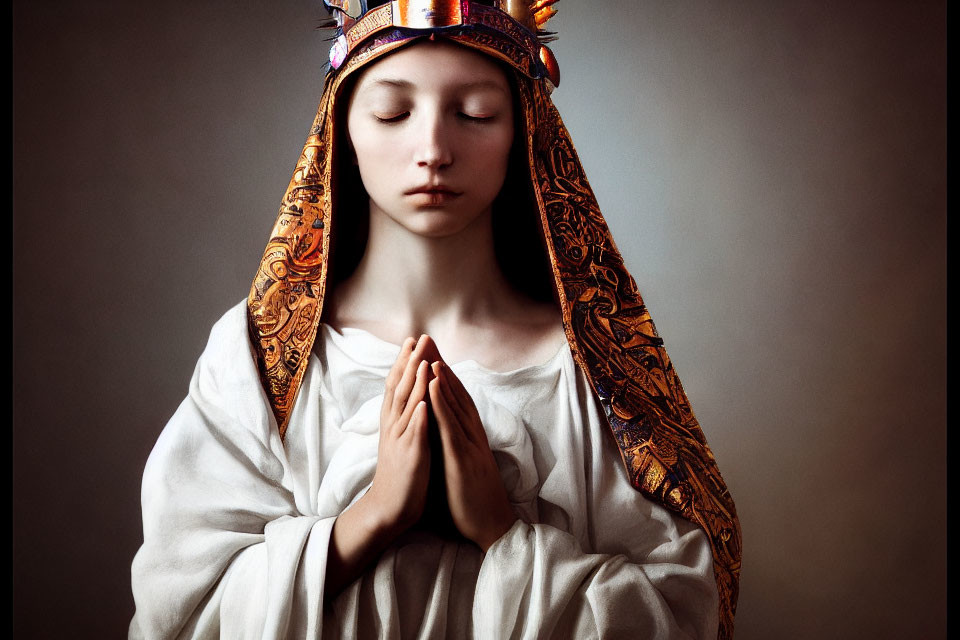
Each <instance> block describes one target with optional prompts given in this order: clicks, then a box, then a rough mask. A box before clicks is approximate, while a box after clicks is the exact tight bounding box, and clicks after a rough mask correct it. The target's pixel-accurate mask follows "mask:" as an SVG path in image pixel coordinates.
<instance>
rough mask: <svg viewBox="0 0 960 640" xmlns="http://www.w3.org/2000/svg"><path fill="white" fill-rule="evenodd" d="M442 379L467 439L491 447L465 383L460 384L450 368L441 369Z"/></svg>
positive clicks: (448, 400) (450, 403) (449, 402)
mask: <svg viewBox="0 0 960 640" xmlns="http://www.w3.org/2000/svg"><path fill="white" fill-rule="evenodd" d="M441 378H442V382H443V389H444V392H445V393H446V397H447V404H448V405H450V407H451V408H452V409H453V411H454V412H455V413H456V415H457V418H458V420H459V422H460V424H461V429H462V431H463V432H464V434H465V435H466V437H467V439H468V440H469V441H470V442H472V443H474V444H476V445H480V444H486V445H487V446H488V447H489V444H488V443H487V434H486V432H484V430H483V425H482V422H481V420H480V414H479V413H478V412H477V407H476V405H475V404H474V403H473V398H472V397H471V396H470V393H469V392H468V391H467V390H466V388H465V387H464V386H463V383H462V382H460V379H459V378H458V377H457V374H455V373H454V372H453V370H451V369H450V367H446V366H444V367H441Z"/></svg>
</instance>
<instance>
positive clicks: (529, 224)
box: [327, 61, 557, 302]
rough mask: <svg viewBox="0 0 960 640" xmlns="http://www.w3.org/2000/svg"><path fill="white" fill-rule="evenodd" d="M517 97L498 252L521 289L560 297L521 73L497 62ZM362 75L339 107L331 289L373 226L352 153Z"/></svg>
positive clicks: (345, 88)
mask: <svg viewBox="0 0 960 640" xmlns="http://www.w3.org/2000/svg"><path fill="white" fill-rule="evenodd" d="M497 64H499V65H500V67H501V69H502V70H503V72H504V75H505V76H506V77H507V80H508V82H509V84H510V92H511V95H512V96H513V118H514V128H513V130H514V138H513V145H512V146H511V148H510V158H509V161H508V165H507V174H506V178H505V179H504V183H503V187H502V188H501V190H500V193H499V194H498V195H497V197H496V199H495V200H494V202H493V212H492V224H493V238H494V253H495V255H496V258H497V263H498V264H499V266H500V269H501V271H502V272H503V274H504V277H505V278H506V279H507V282H509V283H510V285H511V286H513V287H514V288H515V289H516V290H517V291H519V292H521V293H523V294H525V295H526V296H528V297H530V298H532V299H533V300H536V301H538V302H551V301H556V299H557V294H556V289H555V287H554V284H553V273H552V270H551V269H550V261H549V259H548V257H547V250H546V244H545V242H544V239H543V231H542V229H541V226H540V218H539V208H538V206H537V202H536V197H535V196H534V193H533V186H532V184H531V179H530V165H529V162H528V159H527V154H526V136H527V132H526V118H524V115H523V112H522V106H521V104H520V98H519V95H520V94H519V90H518V87H517V83H518V82H522V81H523V80H522V79H520V78H518V77H517V72H516V71H515V70H514V69H513V68H512V67H509V66H508V65H507V64H506V63H502V62H499V61H497ZM360 75H361V74H359V73H355V74H353V76H351V77H349V78H347V79H346V80H345V81H344V83H343V85H342V86H341V87H340V89H339V97H338V99H337V104H336V106H335V108H336V112H335V113H334V123H335V124H336V131H335V132H334V141H333V144H334V150H335V151H334V155H335V164H334V167H333V180H332V186H331V189H332V195H333V207H334V210H333V215H332V218H333V219H332V221H331V230H330V231H331V234H332V237H331V242H330V263H329V271H328V274H327V283H328V291H330V290H332V289H333V288H334V287H336V286H337V285H338V284H339V283H341V282H343V281H344V280H346V279H347V278H348V277H349V276H350V275H351V274H352V273H353V272H354V270H356V268H357V266H358V265H359V264H360V260H361V258H363V254H364V251H365V250H366V247H367V236H368V234H369V229H370V216H369V213H368V211H369V198H370V197H369V195H368V194H367V191H366V189H365V188H364V186H363V181H362V180H361V178H360V170H359V168H358V167H357V166H356V165H355V164H354V163H353V159H352V154H351V153H349V152H348V151H347V149H348V144H347V123H346V120H347V109H348V106H349V102H350V96H351V95H352V94H353V89H354V87H355V85H356V81H357V78H358V77H359V76H360Z"/></svg>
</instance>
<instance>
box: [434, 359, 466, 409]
mask: <svg viewBox="0 0 960 640" xmlns="http://www.w3.org/2000/svg"><path fill="white" fill-rule="evenodd" d="M440 379H441V380H442V382H443V384H442V386H441V388H442V389H443V393H444V395H445V397H446V398H447V404H448V405H450V408H451V409H452V410H453V412H454V413H455V414H456V416H457V419H458V420H460V421H463V420H466V419H467V418H468V417H469V416H470V414H469V412H468V410H467V409H468V407H467V406H464V403H463V401H462V399H461V398H459V397H458V396H459V393H458V389H457V387H459V388H463V387H462V386H461V385H460V384H459V382H460V380H459V378H457V374H455V373H454V372H453V371H451V370H450V367H447V366H444V365H441V366H440ZM455 385H456V386H455Z"/></svg>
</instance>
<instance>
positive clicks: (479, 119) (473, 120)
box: [457, 112, 496, 122]
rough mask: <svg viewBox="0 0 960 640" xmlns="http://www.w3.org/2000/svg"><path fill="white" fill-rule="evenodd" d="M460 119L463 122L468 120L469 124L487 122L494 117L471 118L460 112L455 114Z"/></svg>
mask: <svg viewBox="0 0 960 640" xmlns="http://www.w3.org/2000/svg"><path fill="white" fill-rule="evenodd" d="M457 115H458V116H459V117H460V118H462V119H464V120H469V121H470V122H487V121H489V120H493V119H494V118H495V117H496V116H472V115H470V114H469V113H463V112H460V113H458V114H457Z"/></svg>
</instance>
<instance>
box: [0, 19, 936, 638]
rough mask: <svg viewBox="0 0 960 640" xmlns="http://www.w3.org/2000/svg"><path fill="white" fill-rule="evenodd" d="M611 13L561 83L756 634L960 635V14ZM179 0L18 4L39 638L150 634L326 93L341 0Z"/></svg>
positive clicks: (19, 360)
mask: <svg viewBox="0 0 960 640" xmlns="http://www.w3.org/2000/svg"><path fill="white" fill-rule="evenodd" d="M598 4H600V3H595V2H582V1H581V2H576V1H574V0H564V1H563V2H561V3H560V13H559V15H558V17H557V18H556V19H555V21H554V22H553V23H552V26H553V27H554V28H555V29H557V30H559V32H560V35H561V38H560V40H559V41H558V42H557V43H556V46H555V51H556V53H557V57H558V58H559V60H560V65H561V69H562V72H563V83H562V85H561V87H560V89H559V90H558V91H557V92H556V93H555V99H556V102H557V104H558V106H559V107H560V109H561V113H562V114H563V115H564V117H565V120H566V122H567V124H568V126H569V128H570V130H571V132H572V134H573V138H574V142H575V143H576V144H577V147H578V149H579V151H580V154H581V157H582V160H583V163H584V165H585V167H586V170H587V174H588V175H589V176H590V178H591V182H592V185H593V187H594V189H595V190H596V193H597V197H598V199H599V201H600V205H601V208H602V210H603V211H604V213H605V215H606V217H607V220H608V221H609V223H610V226H611V227H612V229H613V232H614V237H615V238H616V239H617V241H618V244H619V246H620V249H621V250H622V251H623V253H624V257H625V259H626V261H627V264H628V266H629V267H630V269H631V271H632V273H633V275H634V277H635V278H636V280H637V282H638V283H639V285H640V288H641V290H642V291H643V293H644V296H645V298H646V300H647V303H648V305H649V307H650V309H651V312H652V313H653V316H654V318H655V320H656V322H657V326H658V328H659V330H660V332H661V334H662V335H663V336H664V338H665V339H666V342H667V345H668V348H669V352H670V354H671V356H672V357H673V360H674V362H675V364H676V367H677V369H678V371H679V372H680V375H681V378H682V379H683V381H684V384H685V387H686V389H687V392H688V394H689V396H690V398H691V401H692V402H693V406H694V409H695V410H696V412H697V414H698V416H699V418H700V420H701V422H702V424H703V426H704V430H705V432H706V434H707V437H708V438H709V440H710V443H711V445H712V447H713V451H714V453H715V454H716V457H717V460H718V461H719V464H720V468H721V470H722V471H723V475H724V477H725V479H726V481H727V484H728V486H729V487H730V490H731V492H732V493H733V496H734V498H735V499H736V503H737V507H738V510H739V513H740V518H741V523H742V526H743V539H744V561H743V574H742V586H741V594H740V606H739V614H738V616H737V633H736V636H737V638H742V639H750V638H758V639H759V638H771V637H782V638H819V637H844V638H877V637H890V638H898V637H923V638H931V637H942V636H943V635H944V634H945V623H946V566H945V560H946V488H945V482H946V452H945V443H946V418H945V414H946V390H945V377H946V239H945V233H946V26H945V25H946V15H945V14H946V6H945V3H902V2H897V3H890V2H845V3H826V2H824V3H821V4H819V5H817V4H814V3H810V2H803V1H800V0H792V1H789V2H786V1H785V2H759V1H755V2H745V1H741V2H733V1H721V0H716V1H713V2H708V1H696V2H694V1H675V2H664V1H651V2H642V3H641V2H637V3H633V2H618V3H613V2H607V3H603V5H604V10H603V11H602V12H600V13H599V14H598V15H591V13H590V11H589V8H590V7H596V6H598ZM614 6H616V7H620V8H619V9H618V11H617V12H616V13H614V12H613V11H611V8H612V7H614ZM171 7H173V5H167V4H163V3H161V4H152V3H130V2H119V1H111V2H106V1H97V0H87V1H84V2H80V1H69V2H67V1H58V0H46V1H44V2H22V1H21V2H15V3H14V12H13V13H14V122H13V125H14V162H15V165H14V194H13V200H14V224H13V228H14V242H13V252H14V269H15V270H14V278H13V281H14V287H15V294H14V374H15V375H14V430H13V444H14V457H13V462H14V548H13V557H14V575H13V584H14V589H15V591H14V606H15V630H16V635H17V637H21V638H32V637H49V638H54V637H75V638H108V637H122V636H125V633H126V627H127V624H128V621H129V619H130V616H131V615H132V613H133V599H132V596H131V593H130V584H129V568H130V562H131V560H132V558H133V555H134V553H135V552H136V550H137V548H138V546H139V544H140V542H141V535H142V534H141V528H140V520H139V519H140V505H139V486H140V478H141V474H142V470H143V465H144V463H145V461H146V458H147V455H148V453H149V452H150V449H151V447H152V445H153V443H154V441H155V439H156V437H157V435H158V434H159V432H160V430H161V429H162V427H163V425H164V424H165V422H166V420H167V419H168V418H169V417H170V415H171V414H172V413H173V412H174V410H175V409H176V407H177V405H178V404H179V402H180V401H181V399H182V398H183V396H184V394H185V393H186V390H187V384H188V381H189V378H190V375H191V373H192V371H193V367H194V363H195V362H196V359H197V357H198V356H199V354H200V352H201V350H202V349H203V346H204V344H205V341H206V337H207V334H208V332H209V329H210V326H211V325H212V324H213V322H214V321H215V320H216V319H217V318H219V317H220V315H221V314H222V313H223V312H224V311H225V310H226V309H227V308H228V307H230V306H231V305H233V304H235V303H236V302H238V301H239V300H240V299H242V298H243V297H244V296H245V295H246V293H247V288H248V286H249V283H250V280H251V277H252V275H253V272H254V269H255V267H256V264H257V261H258V260H259V258H260V253H261V251H262V249H263V246H264V244H265V241H266V238H267V234H268V233H269V230H270V228H271V225H272V223H273V220H274V216H275V213H276V209H277V206H278V204H279V200H280V197H281V195H282V194H283V190H284V188H285V186H286V184H287V181H288V180H289V177H290V174H291V172H292V171H293V167H294V163H295V161H296V158H297V154H298V153H299V151H300V148H301V145H302V143H303V140H304V138H305V136H306V134H307V130H308V128H309V125H310V122H311V119H312V117H313V114H314V110H315V108H316V103H317V100H318V99H319V96H320V87H321V73H322V71H321V64H322V63H323V61H324V60H325V57H326V51H327V47H326V45H325V44H324V42H323V41H322V38H321V36H320V35H319V34H318V33H316V32H315V31H313V29H312V28H313V26H314V25H315V24H316V21H317V20H318V19H319V18H320V17H321V16H322V10H321V9H320V2H319V0H283V1H272V2H268V1H261V2H226V1H222V2H185V3H177V5H176V8H171Z"/></svg>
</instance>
